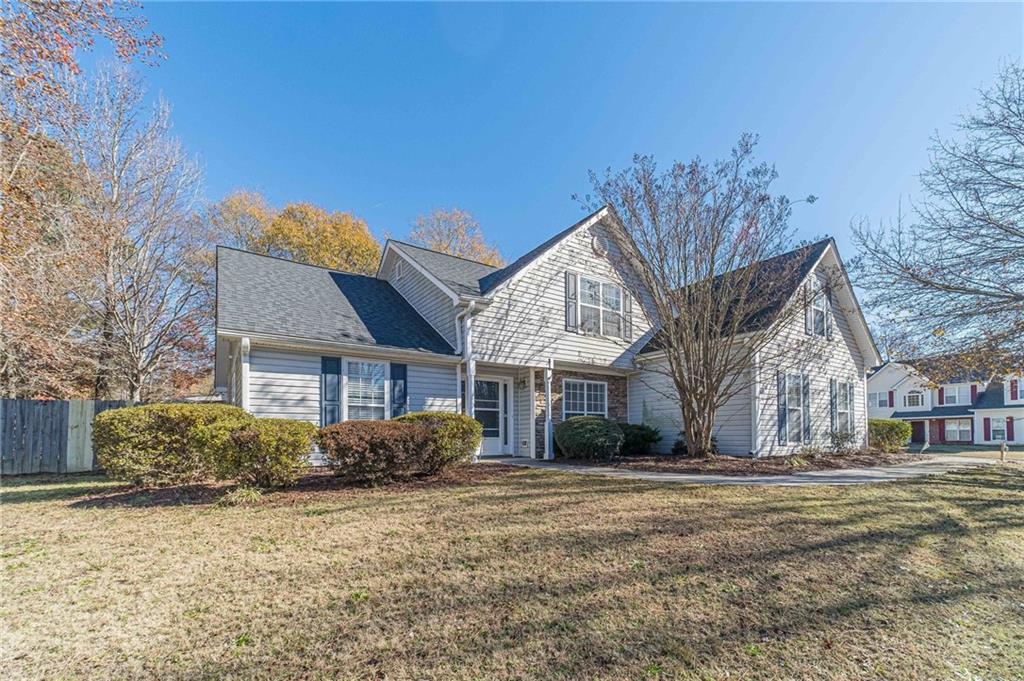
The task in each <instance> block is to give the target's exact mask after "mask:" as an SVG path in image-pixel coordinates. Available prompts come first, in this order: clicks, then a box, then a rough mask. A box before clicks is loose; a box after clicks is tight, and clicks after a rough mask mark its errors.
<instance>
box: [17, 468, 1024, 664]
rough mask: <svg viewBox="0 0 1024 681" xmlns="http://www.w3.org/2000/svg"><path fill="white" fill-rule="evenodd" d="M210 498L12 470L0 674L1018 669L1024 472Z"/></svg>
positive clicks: (474, 471) (581, 482)
mask: <svg viewBox="0 0 1024 681" xmlns="http://www.w3.org/2000/svg"><path fill="white" fill-rule="evenodd" d="M218 493H219V490H212V491H211V490H202V489H198V490H190V491H188V492H187V493H186V494H184V495H177V494H175V493H167V492H161V493H146V494H140V493H132V492H127V491H125V490H124V489H123V488H119V487H117V486H115V485H112V484H111V483H108V482H105V481H104V480H102V479H100V478H56V479H41V478H35V479H13V480H12V479H6V480H4V481H3V483H2V491H0V513H2V529H0V539H2V559H0V566H2V575H3V585H2V593H3V599H2V604H0V626H2V633H3V642H2V643H3V645H2V652H0V655H2V657H0V676H2V677H3V678H5V679H19V678H86V677H88V678H126V677H160V678H221V677H236V678H250V677H283V676H287V677H307V678H309V677H312V678H373V679H383V678H387V679H413V678H415V679H449V678H464V679H494V678H520V679H534V678H566V679H568V678H588V679H589V678H608V679H612V678H615V679H620V678H621V679H644V678H652V679H654V678H682V679H722V678H730V679H775V678H786V679H812V678H813V679H837V680H838V679H855V678H872V679H874V678H879V679H965V680H970V679H985V680H989V679H992V680H994V679H1021V678H1024V467H1022V466H1021V465H1019V464H1013V465H1006V466H994V467H990V468H988V469H985V470H977V471H972V472H965V473H961V474H951V475H946V476H943V477H939V478H932V479H925V480H913V481H907V482H900V483H894V484H884V485H874V486H853V487H842V488H829V487H814V488H807V487H802V488H765V487H749V488H746V487H695V486H677V485H667V484H661V485H656V484H650V483H645V482H639V481H623V480H613V479H602V478H597V477H589V476H574V475H569V474H560V473H553V472H549V471H539V470H532V469H510V468H505V467H502V466H498V465H481V466H476V467H473V468H471V469H469V470H468V471H464V472H461V473H458V474H454V475H452V476H451V477H449V478H447V479H444V480H435V481H429V482H421V483H414V484H408V485H403V486H400V487H394V488H389V489H376V490H365V489H335V488H333V482H332V481H331V480H329V479H325V478H324V477H322V476H321V477H316V478H312V479H309V480H307V481H306V482H305V483H304V485H303V487H301V488H299V489H298V490H294V491H290V492H281V493H276V494H271V495H267V496H265V497H264V499H263V500H262V502H260V503H259V504H258V505H256V506H253V507H238V506H235V507H225V506H221V505H217V504H216V503H215V499H216V496H217V494H218Z"/></svg>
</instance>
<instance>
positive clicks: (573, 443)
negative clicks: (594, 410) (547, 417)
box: [555, 416, 625, 461]
mask: <svg viewBox="0 0 1024 681" xmlns="http://www.w3.org/2000/svg"><path fill="white" fill-rule="evenodd" d="M624 439H625V436H624V435H623V434H622V428H619V424H617V423H615V422H614V421H609V420H608V419H605V418H601V417H600V416H574V417H572V418H571V419H569V420H568V421H562V422H561V423H559V424H558V425H557V426H555V442H557V443H558V446H559V448H560V449H561V450H562V453H563V454H564V455H565V456H567V457H569V458H571V459H585V460H587V461H606V460H608V459H610V458H612V457H613V456H616V455H618V453H619V452H620V451H621V449H622V441H623V440H624Z"/></svg>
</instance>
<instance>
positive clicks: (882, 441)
mask: <svg viewBox="0 0 1024 681" xmlns="http://www.w3.org/2000/svg"><path fill="white" fill-rule="evenodd" d="M910 433H911V428H910V424H909V423H907V422H906V421H900V420H898V419H868V444H869V445H870V446H871V448H872V449H878V450H881V451H883V452H888V453H890V454H892V453H895V452H898V451H900V449H901V448H902V447H905V446H906V445H907V442H909V441H910Z"/></svg>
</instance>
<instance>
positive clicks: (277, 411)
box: [249, 348, 320, 425]
mask: <svg viewBox="0 0 1024 681" xmlns="http://www.w3.org/2000/svg"><path fill="white" fill-rule="evenodd" d="M249 409H250V410H251V411H252V413H253V415H254V416H258V417H261V418H279V419H298V420H302V421H309V422H310V423H315V424H317V425H320V355H307V354H300V353H293V352H287V351H284V350H270V349H257V348H253V349H252V350H251V351H250V352H249Z"/></svg>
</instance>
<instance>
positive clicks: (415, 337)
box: [217, 246, 455, 355]
mask: <svg viewBox="0 0 1024 681" xmlns="http://www.w3.org/2000/svg"><path fill="white" fill-rule="evenodd" d="M217 329H218V330H231V331H241V332H246V331H248V332H252V333H265V334H272V335H279V336H289V337H294V338H303V339H309V340H318V341H327V342H338V343H361V344H365V345H376V346H380V347H388V348H397V349H402V350H417V351H421V352H432V353H439V354H446V355H453V354H455V351H454V349H453V348H452V346H451V345H449V344H448V342H447V341H445V339H444V338H442V337H441V335H440V334H439V333H438V332H437V331H435V330H434V329H433V327H431V326H430V324H428V323H427V322H426V320H424V319H423V318H422V317H421V316H420V315H419V314H418V313H417V312H416V310H414V309H413V308H412V306H411V305H409V303H408V302H406V300H405V298H403V297H402V296H401V294H399V293H398V291H396V290H395V289H394V288H393V287H392V286H391V284H389V283H388V282H386V281H383V280H380V279H376V278H374V277H367V276H363V275H361V274H350V273H346V272H336V271H333V270H329V269H326V268H323V267H315V266H313V265H306V264H302V263H296V262H291V261H289V260H283V259H280V258H273V257H269V256H265V255H258V254H256V253H249V252H247V251H239V250H235V249H232V248H225V247H223V246H220V247H218V248H217Z"/></svg>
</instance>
